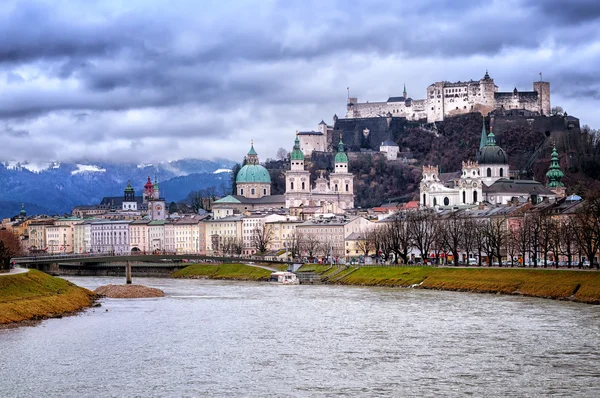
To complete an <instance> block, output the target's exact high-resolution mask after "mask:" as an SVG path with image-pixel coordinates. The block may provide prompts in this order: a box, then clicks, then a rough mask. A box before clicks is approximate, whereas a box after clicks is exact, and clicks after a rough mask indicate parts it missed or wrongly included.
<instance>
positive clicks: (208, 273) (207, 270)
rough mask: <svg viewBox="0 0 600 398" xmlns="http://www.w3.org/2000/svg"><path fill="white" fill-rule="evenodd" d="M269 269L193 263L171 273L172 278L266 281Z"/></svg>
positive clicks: (240, 265) (269, 273)
mask: <svg viewBox="0 0 600 398" xmlns="http://www.w3.org/2000/svg"><path fill="white" fill-rule="evenodd" d="M270 275H271V271H269V270H266V269H263V268H258V267H251V266H249V265H244V264H194V265H190V266H189V267H186V268H184V269H182V270H179V271H176V272H174V273H173V274H172V276H173V277H174V278H208V279H235V280H244V281H267V280H269V276H270Z"/></svg>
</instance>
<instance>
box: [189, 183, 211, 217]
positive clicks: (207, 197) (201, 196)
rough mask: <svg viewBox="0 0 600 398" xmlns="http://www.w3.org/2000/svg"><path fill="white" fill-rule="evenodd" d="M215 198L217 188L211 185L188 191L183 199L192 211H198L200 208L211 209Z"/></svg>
mask: <svg viewBox="0 0 600 398" xmlns="http://www.w3.org/2000/svg"><path fill="white" fill-rule="evenodd" d="M216 199H217V188H216V187H214V186H212V187H208V188H205V189H199V190H197V191H192V192H190V193H189V194H188V196H187V198H186V200H185V203H186V204H188V205H190V207H191V208H192V210H193V212H194V213H198V211H199V210H200V209H204V210H206V211H210V210H211V209H212V203H213V202H214V201H215V200H216Z"/></svg>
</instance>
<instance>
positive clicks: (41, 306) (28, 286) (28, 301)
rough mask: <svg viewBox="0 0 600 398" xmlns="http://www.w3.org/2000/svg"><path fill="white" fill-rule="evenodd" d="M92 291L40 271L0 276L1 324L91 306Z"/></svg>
mask: <svg viewBox="0 0 600 398" xmlns="http://www.w3.org/2000/svg"><path fill="white" fill-rule="evenodd" d="M95 297H96V296H95V295H94V293H92V292H90V291H89V290H87V289H84V288H81V287H79V286H77V285H74V284H73V283H71V282H68V281H66V280H64V279H61V278H55V277H53V276H50V275H48V274H45V273H43V272H40V271H36V270H30V271H29V272H27V273H24V274H16V275H4V276H0V325H2V324H7V323H13V322H19V321H25V320H38V319H45V318H52V317H58V316H63V315H66V314H68V313H71V312H74V311H78V310H80V309H82V308H85V307H89V306H91V305H92V303H93V301H94V299H95Z"/></svg>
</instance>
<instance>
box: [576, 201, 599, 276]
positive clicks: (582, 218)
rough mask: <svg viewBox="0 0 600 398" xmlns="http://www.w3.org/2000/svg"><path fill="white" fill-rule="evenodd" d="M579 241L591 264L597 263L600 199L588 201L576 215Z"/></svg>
mask: <svg viewBox="0 0 600 398" xmlns="http://www.w3.org/2000/svg"><path fill="white" fill-rule="evenodd" d="M575 221H576V223H577V241H578V243H579V247H580V248H581V251H582V252H583V253H584V254H585V255H586V257H587V259H588V261H589V262H590V264H594V263H596V267H598V263H597V262H596V261H595V259H596V254H597V253H598V248H599V245H600V199H593V200H588V201H586V202H585V203H583V204H582V205H581V206H580V208H579V209H578V210H577V212H576V213H575Z"/></svg>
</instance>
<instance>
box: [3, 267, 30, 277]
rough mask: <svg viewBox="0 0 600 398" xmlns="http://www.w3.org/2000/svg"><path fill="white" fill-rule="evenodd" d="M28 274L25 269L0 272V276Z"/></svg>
mask: <svg viewBox="0 0 600 398" xmlns="http://www.w3.org/2000/svg"><path fill="white" fill-rule="evenodd" d="M26 272H29V270H28V269H27V268H11V269H10V270H9V271H8V272H0V276H7V275H18V274H24V273H26Z"/></svg>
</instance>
